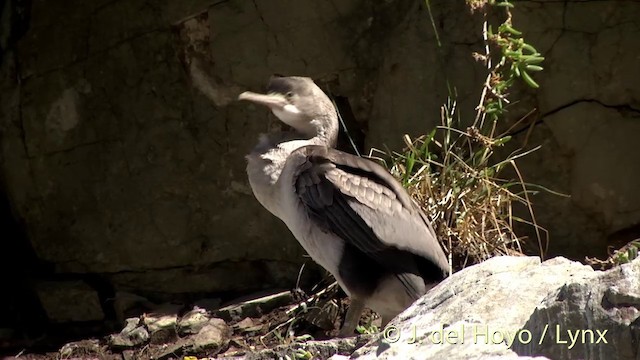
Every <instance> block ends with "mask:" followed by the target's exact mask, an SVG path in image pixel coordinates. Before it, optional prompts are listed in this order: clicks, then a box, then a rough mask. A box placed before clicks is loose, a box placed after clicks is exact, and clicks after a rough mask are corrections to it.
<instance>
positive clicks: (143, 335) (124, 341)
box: [107, 318, 149, 348]
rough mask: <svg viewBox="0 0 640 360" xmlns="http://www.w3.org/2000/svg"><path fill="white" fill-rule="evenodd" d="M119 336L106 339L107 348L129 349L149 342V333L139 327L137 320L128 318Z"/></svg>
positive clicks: (115, 335)
mask: <svg viewBox="0 0 640 360" xmlns="http://www.w3.org/2000/svg"><path fill="white" fill-rule="evenodd" d="M126 323H127V324H126V325H125V327H124V329H122V331H120V333H119V334H113V335H110V336H109V338H108V339H107V342H108V343H109V346H111V347H113V348H131V347H135V346H138V345H142V344H144V343H146V342H147V341H149V332H148V331H147V329H145V328H144V326H138V325H140V319H139V318H129V319H127V320H126Z"/></svg>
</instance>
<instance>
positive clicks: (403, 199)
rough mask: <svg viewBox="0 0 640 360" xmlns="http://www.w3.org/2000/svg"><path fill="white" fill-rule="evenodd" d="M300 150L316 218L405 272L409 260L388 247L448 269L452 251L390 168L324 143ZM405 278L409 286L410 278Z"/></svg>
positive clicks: (301, 182)
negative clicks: (393, 258)
mask: <svg viewBox="0 0 640 360" xmlns="http://www.w3.org/2000/svg"><path fill="white" fill-rule="evenodd" d="M295 153H297V154H296V156H298V157H299V158H301V159H302V160H301V162H302V163H301V164H299V166H298V167H297V171H296V173H295V175H294V183H295V190H296V193H297V195H298V197H299V199H300V201H301V202H302V203H303V204H304V208H305V209H307V211H308V213H309V215H310V217H311V218H312V220H314V221H316V222H317V223H318V224H319V225H320V226H322V227H324V228H325V230H327V231H331V232H333V233H335V234H336V235H338V236H339V237H340V238H342V239H343V240H344V241H346V242H347V243H349V244H351V245H353V246H355V247H356V248H357V249H359V250H360V251H362V252H363V253H365V254H366V255H367V256H369V257H370V258H372V259H373V260H375V261H376V262H378V263H380V264H383V265H385V266H388V267H389V266H391V267H395V268H397V270H398V271H399V272H402V271H403V270H407V269H405V268H404V267H407V266H409V264H402V263H400V264H390V263H389V259H386V258H385V255H384V254H385V252H386V251H388V250H390V249H399V250H403V251H407V252H410V253H412V254H414V255H417V256H419V257H422V258H424V259H426V260H428V262H430V266H429V270H430V271H434V269H436V270H440V271H441V272H442V273H444V272H446V271H447V269H448V263H447V259H446V256H445V255H444V252H443V251H442V248H441V247H440V244H439V243H438V241H437V239H436V237H435V232H434V231H433V228H432V227H431V225H430V224H429V222H428V220H427V218H426V216H425V215H424V214H423V213H422V211H421V210H420V209H419V208H418V207H417V205H416V204H415V203H414V202H413V201H412V200H411V198H410V197H409V195H408V194H407V192H406V191H405V190H404V188H402V186H401V185H400V184H399V183H398V182H397V181H396V180H395V179H394V178H393V176H391V174H389V173H388V172H387V171H386V170H385V169H384V168H382V167H381V166H379V165H378V164H375V163H374V162H372V161H370V160H367V159H363V158H360V157H357V156H353V155H350V154H346V153H343V152H340V151H337V150H334V149H329V148H326V147H322V146H306V147H303V148H300V149H297V150H296V151H295ZM436 272H437V271H436ZM434 276H436V275H434ZM436 277H437V276H436ZM399 279H400V278H399ZM400 281H402V279H400ZM402 282H403V283H406V284H405V286H407V287H409V285H410V284H409V283H410V281H408V280H407V279H405V281H402Z"/></svg>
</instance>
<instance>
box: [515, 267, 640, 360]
mask: <svg viewBox="0 0 640 360" xmlns="http://www.w3.org/2000/svg"><path fill="white" fill-rule="evenodd" d="M572 280H573V279H572ZM524 328H525V329H529V330H530V331H531V332H532V333H542V332H544V331H545V329H546V331H547V332H548V333H549V341H546V342H543V343H542V344H539V343H536V342H530V343H528V344H522V343H519V342H517V341H516V342H515V343H514V346H513V350H514V351H516V352H517V353H519V354H543V355H545V356H547V357H549V358H551V359H587V358H589V359H637V358H638V357H639V356H640V260H636V261H635V262H633V263H631V264H626V265H623V266H620V267H619V268H616V269H612V270H610V271H607V272H606V273H598V275H597V276H596V277H595V278H593V279H591V280H589V281H586V282H581V281H575V280H574V281H569V282H567V283H566V284H564V285H563V286H561V287H559V288H557V289H556V290H554V291H552V292H551V293H549V295H547V297H546V298H545V299H544V300H543V301H542V303H541V304H540V305H538V306H537V307H536V310H535V311H534V312H533V314H532V315H531V317H530V318H529V320H528V321H527V323H526V324H525V326H524Z"/></svg>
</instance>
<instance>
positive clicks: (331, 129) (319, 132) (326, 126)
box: [309, 112, 339, 148]
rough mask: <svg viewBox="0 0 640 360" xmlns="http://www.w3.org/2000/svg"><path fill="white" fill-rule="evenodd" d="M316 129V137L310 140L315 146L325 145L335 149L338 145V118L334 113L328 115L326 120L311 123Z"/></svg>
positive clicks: (316, 120) (315, 120)
mask: <svg viewBox="0 0 640 360" xmlns="http://www.w3.org/2000/svg"><path fill="white" fill-rule="evenodd" d="M311 125H312V126H313V127H314V130H315V132H314V136H313V137H312V138H310V139H309V141H310V142H312V143H313V145H323V146H326V147H330V148H335V147H336V144H337V143H338V130H339V125H338V117H337V115H336V114H335V112H334V113H331V114H330V115H326V117H324V118H318V119H314V120H312V121H311Z"/></svg>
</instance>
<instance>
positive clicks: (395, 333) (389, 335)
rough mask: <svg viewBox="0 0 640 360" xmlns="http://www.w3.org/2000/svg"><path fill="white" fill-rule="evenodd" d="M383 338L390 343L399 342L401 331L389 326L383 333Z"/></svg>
mask: <svg viewBox="0 0 640 360" xmlns="http://www.w3.org/2000/svg"><path fill="white" fill-rule="evenodd" d="M382 338H383V339H384V340H385V341H387V342H389V343H395V342H398V340H400V330H398V328H397V327H396V326H394V325H390V326H387V327H386V328H384V331H383V332H382Z"/></svg>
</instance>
